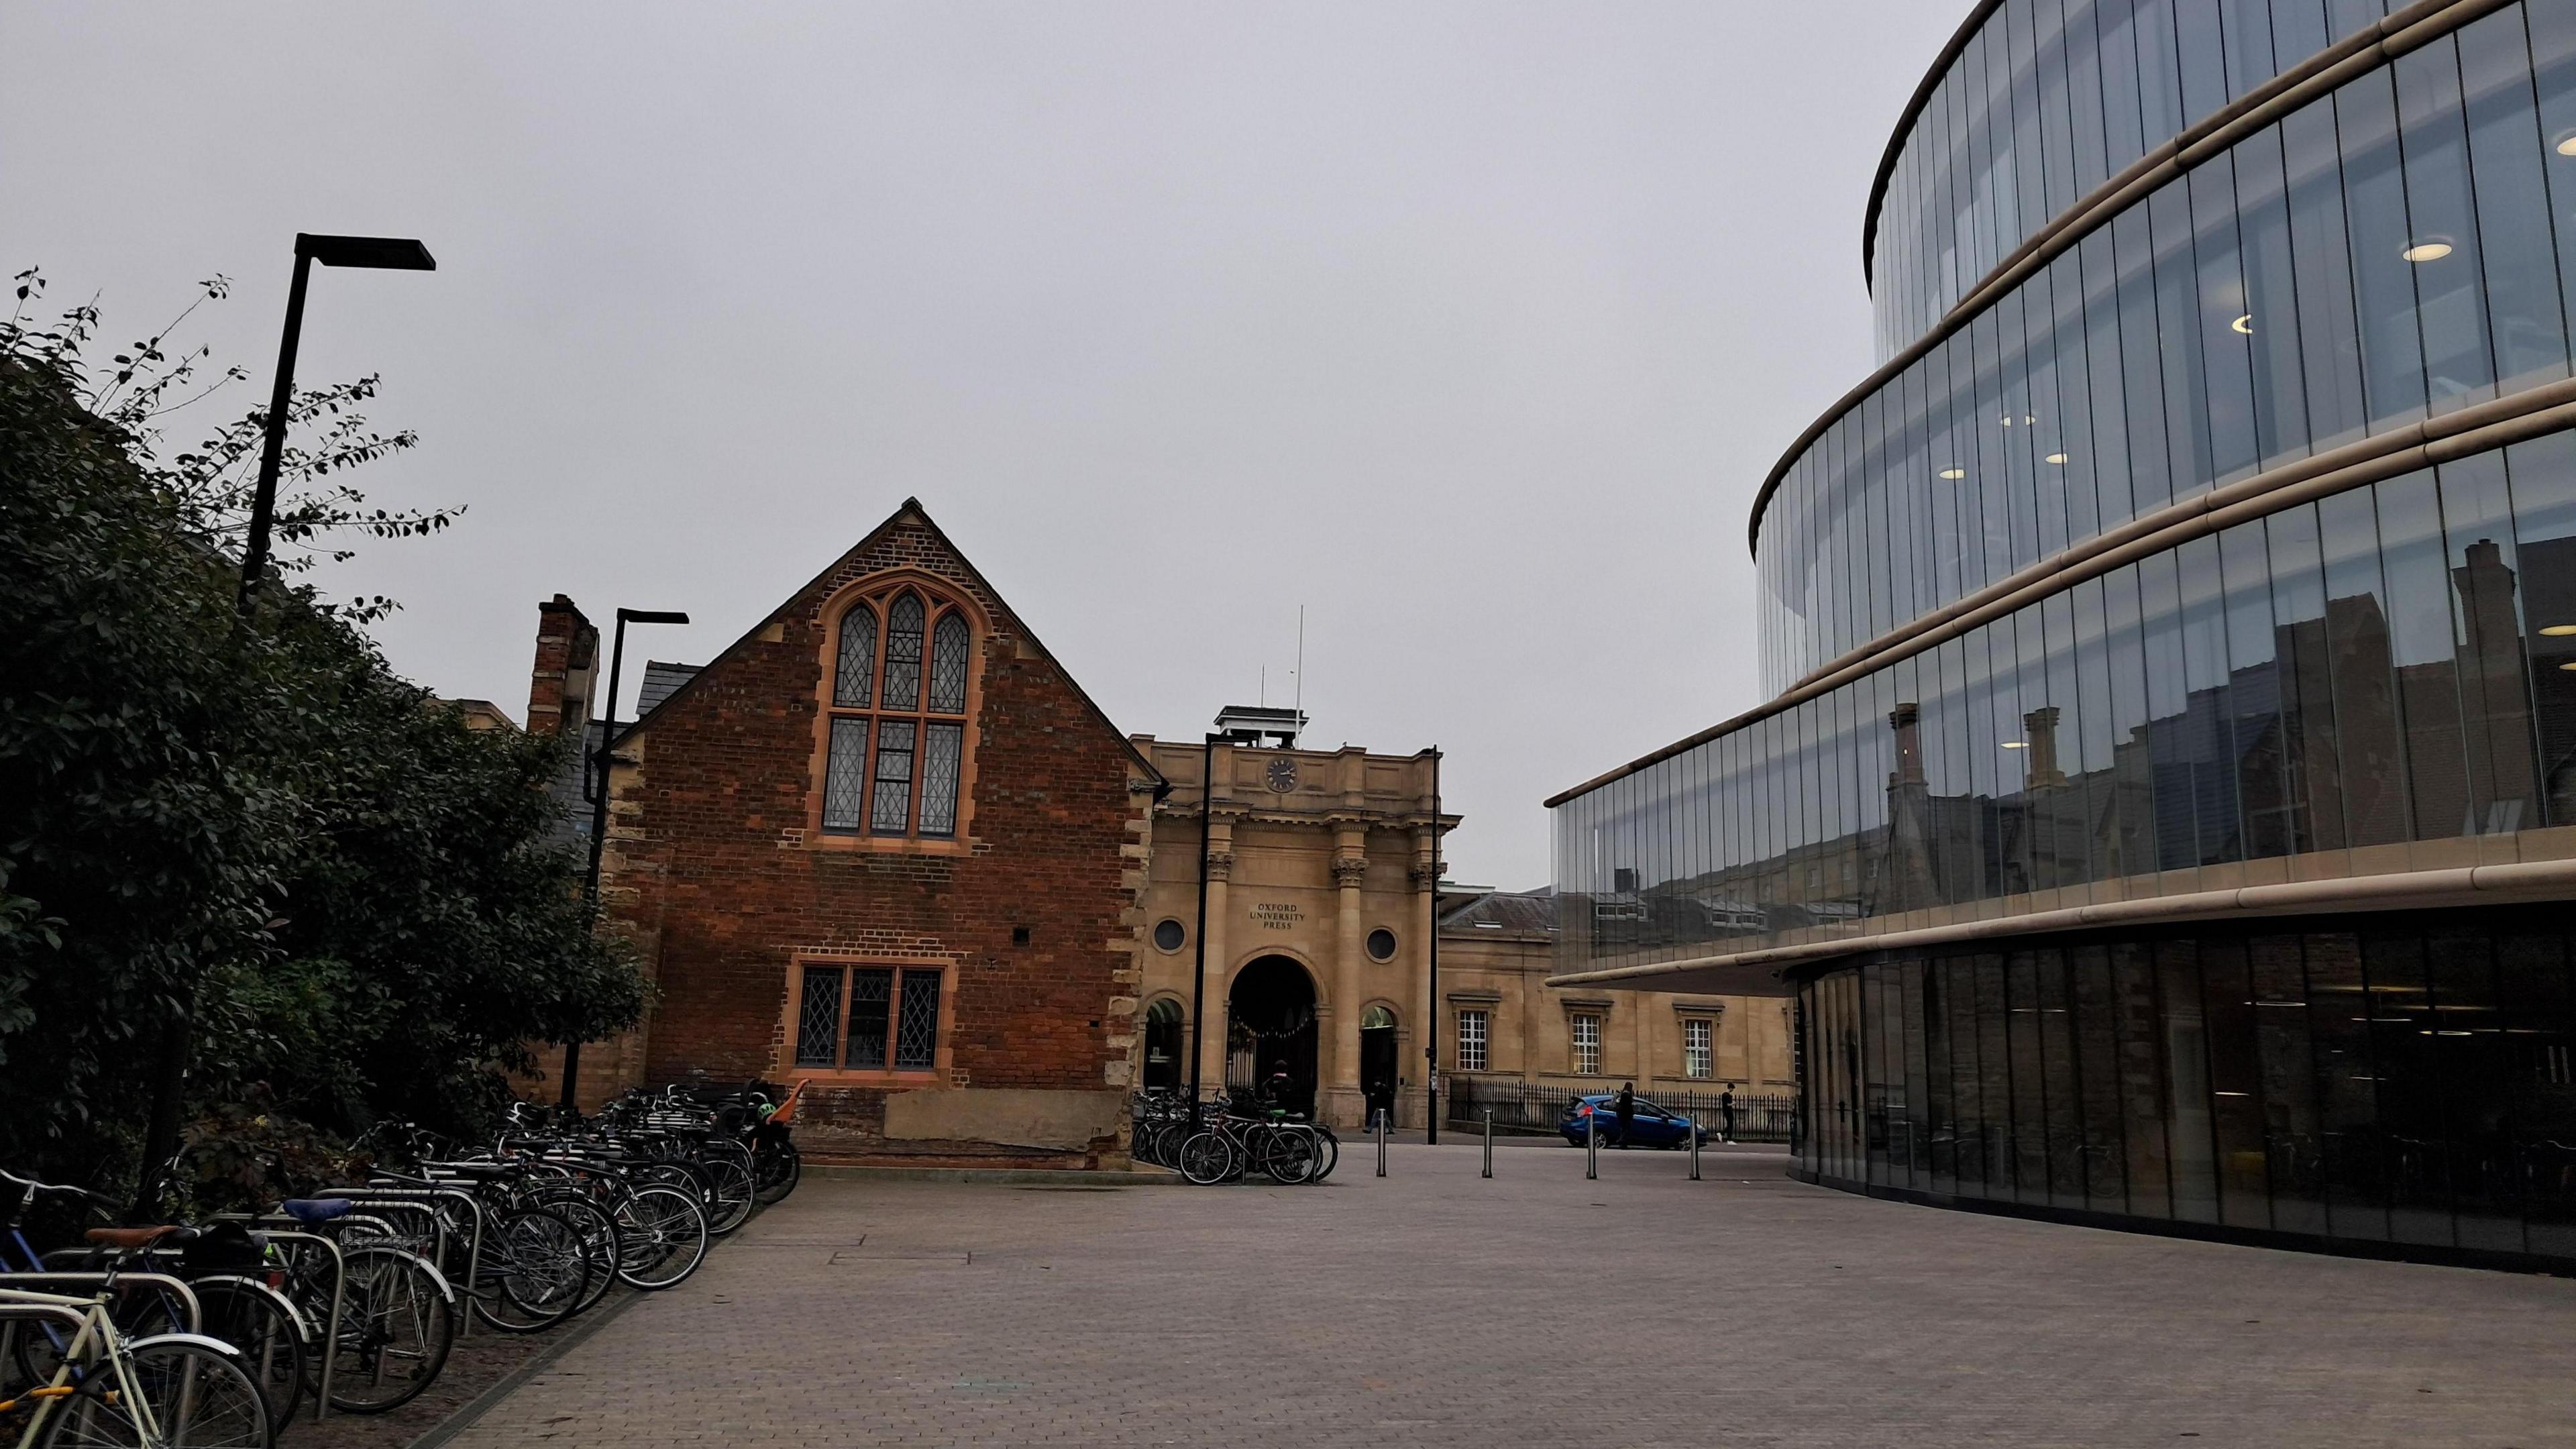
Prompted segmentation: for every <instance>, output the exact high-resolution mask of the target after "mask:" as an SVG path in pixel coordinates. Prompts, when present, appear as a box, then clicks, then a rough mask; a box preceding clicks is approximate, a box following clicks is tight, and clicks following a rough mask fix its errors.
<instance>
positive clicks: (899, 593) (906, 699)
mask: <svg viewBox="0 0 2576 1449" xmlns="http://www.w3.org/2000/svg"><path fill="white" fill-rule="evenodd" d="M880 617H882V619H883V620H884V626H885V627H884V628H883V629H882V630H880V629H879V628H878V620H879V619H880ZM974 640H975V631H974V626H973V625H972V624H970V623H969V622H967V618H966V612H965V610H964V609H963V608H961V607H959V606H958V605H957V604H955V603H953V602H950V601H948V600H944V599H941V598H939V597H937V596H936V595H933V594H929V593H927V592H925V591H924V590H922V589H920V588H919V587H917V586H915V585H911V584H903V585H895V586H889V588H888V590H887V591H886V593H885V594H883V595H878V594H870V595H866V596H863V597H861V598H859V599H857V600H855V601H854V602H852V603H851V604H850V606H849V607H848V608H846V609H844V610H843V611H842V612H841V617H840V620H839V624H838V627H837V630H836V633H835V636H834V640H833V645H832V659H833V666H832V667H833V675H832V696H831V700H832V702H831V706H830V710H829V713H830V716H831V719H830V726H829V729H828V732H827V740H826V744H825V759H824V766H823V818H822V826H823V829H824V831H825V832H826V833H828V834H836V835H875V836H918V837H921V838H924V839H931V840H946V839H952V838H954V837H955V836H956V834H957V792H958V789H959V782H960V778H961V776H962V774H963V770H964V763H965V754H966V719H965V715H966V694H967V683H968V675H969V674H970V673H971V672H972V669H973V664H974V657H975V650H974ZM925 646H926V648H925ZM925 654H926V655H927V658H925V657H924V656H925ZM925 665H926V666H927V667H928V674H929V678H928V681H927V682H928V685H929V688H928V689H926V690H925V689H924V688H923V687H922V686H923V683H924V680H923V671H924V666H925Z"/></svg>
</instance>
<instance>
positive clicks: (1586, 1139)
mask: <svg viewBox="0 0 2576 1449" xmlns="http://www.w3.org/2000/svg"><path fill="white" fill-rule="evenodd" d="M1583 1176H1584V1178H1585V1179H1586V1180H1587V1181H1591V1180H1597V1179H1599V1177H1600V1176H1601V1109H1600V1108H1598V1107H1595V1108H1593V1109H1592V1110H1591V1111H1589V1112H1586V1113H1584V1114H1583Z"/></svg>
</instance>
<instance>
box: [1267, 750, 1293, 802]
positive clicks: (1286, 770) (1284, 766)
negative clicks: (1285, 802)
mask: <svg viewBox="0 0 2576 1449" xmlns="http://www.w3.org/2000/svg"><path fill="white" fill-rule="evenodd" d="M1270 788H1271V789H1273V790H1276V791H1278V792H1279V793H1280V794H1282V795H1285V794H1287V793H1288V792H1289V791H1291V790H1294V789H1296V788H1297V762H1296V761H1295V760H1292V759H1289V758H1287V757H1286V756H1284V755H1283V756H1281V757H1280V758H1278V759H1275V760H1272V761H1271V762H1270Z"/></svg>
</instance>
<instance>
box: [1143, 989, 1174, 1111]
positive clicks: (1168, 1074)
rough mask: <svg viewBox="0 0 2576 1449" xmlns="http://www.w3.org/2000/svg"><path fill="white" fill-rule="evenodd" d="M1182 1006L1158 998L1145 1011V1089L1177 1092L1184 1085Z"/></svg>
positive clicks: (1166, 997) (1171, 1000)
mask: <svg viewBox="0 0 2576 1449" xmlns="http://www.w3.org/2000/svg"><path fill="white" fill-rule="evenodd" d="M1181 1050H1182V1049H1181V1004H1180V1003H1179V1002H1178V1001H1175V1000H1173V999H1172V998H1171V997H1168V996H1163V997H1157V998H1156V999H1155V1000H1154V1002H1153V1004H1152V1005H1150V1006H1147V1007H1146V1008H1145V1089H1146V1090H1147V1091H1152V1092H1170V1091H1177V1090H1179V1088H1180V1085H1181Z"/></svg>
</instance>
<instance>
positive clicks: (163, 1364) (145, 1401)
mask: <svg viewBox="0 0 2576 1449" xmlns="http://www.w3.org/2000/svg"><path fill="white" fill-rule="evenodd" d="M126 1363H127V1367H128V1369H129V1370H130V1372H131V1373H132V1375H133V1384H134V1390H135V1394H136V1396H137V1397H138V1398H139V1399H140V1400H141V1402H140V1403H139V1404H136V1403H126V1402H119V1403H116V1404H113V1405H110V1404H106V1403H104V1402H101V1403H99V1404H98V1405H97V1408H98V1409H99V1410H101V1412H88V1413H85V1412H81V1411H80V1410H81V1408H82V1407H83V1406H82V1405H81V1404H80V1403H79V1401H78V1400H75V1401H74V1404H73V1406H72V1407H71V1409H70V1411H67V1412H65V1413H64V1414H63V1415H62V1416H61V1417H59V1418H58V1419H57V1420H56V1421H55V1426H54V1428H53V1430H52V1432H51V1433H50V1434H49V1435H48V1436H47V1438H46V1441H45V1442H46V1443H47V1445H48V1446H59V1449H105V1446H107V1445H111V1444H113V1445H117V1446H119V1449H123V1446H128V1445H133V1444H137V1443H146V1442H148V1443H151V1444H155V1445H162V1444H185V1445H189V1446H191V1449H275V1446H276V1444H277V1434H276V1431H275V1430H274V1429H273V1428H272V1427H271V1426H270V1424H269V1420H268V1400H267V1399H266V1398H264V1397H262V1396H261V1394H260V1391H259V1385H257V1384H254V1383H252V1382H251V1379H250V1375H249V1374H247V1373H245V1372H243V1371H242V1368H241V1365H239V1364H238V1363H236V1362H234V1361H233V1357H232V1355H230V1354H226V1353H223V1352H220V1351H218V1350H216V1349H211V1348H208V1347H206V1346H205V1345H204V1344H199V1343H187V1342H175V1341H172V1340H168V1339H148V1338H147V1339H143V1340H141V1341H139V1342H136V1343H133V1344H132V1345H131V1353H130V1355H129V1357H128V1358H127V1360H126ZM116 1377H117V1376H116V1375H114V1374H112V1373H93V1374H91V1375H90V1376H89V1379H88V1381H87V1382H86V1383H84V1384H83V1385H82V1386H81V1393H80V1396H79V1397H80V1399H83V1400H86V1399H91V1398H93V1396H95V1398H96V1399H98V1400H101V1401H103V1400H105V1399H107V1397H108V1396H109V1393H110V1391H111V1390H113V1389H115V1388H116ZM117 1398H118V1399H119V1400H122V1399H123V1395H121V1394H120V1395H117ZM138 1410H143V1411H148V1412H149V1413H150V1414H151V1416H152V1424H153V1428H154V1430H155V1431H156V1432H154V1433H153V1434H152V1435H150V1436H149V1437H148V1438H143V1437H139V1436H138V1435H137V1433H136V1429H137V1425H136V1419H137V1418H138V1417H139V1415H138V1413H137V1411H138Z"/></svg>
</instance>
